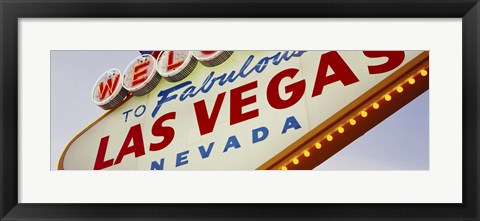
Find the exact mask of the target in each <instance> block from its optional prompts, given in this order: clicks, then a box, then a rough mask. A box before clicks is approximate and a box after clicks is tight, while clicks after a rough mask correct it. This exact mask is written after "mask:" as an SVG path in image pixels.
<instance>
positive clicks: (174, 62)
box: [157, 51, 198, 82]
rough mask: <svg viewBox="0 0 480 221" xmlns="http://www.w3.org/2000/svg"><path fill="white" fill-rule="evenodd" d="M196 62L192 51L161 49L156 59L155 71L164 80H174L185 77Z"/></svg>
mask: <svg viewBox="0 0 480 221" xmlns="http://www.w3.org/2000/svg"><path fill="white" fill-rule="evenodd" d="M197 62H198V61H197V60H196V59H195V58H194V57H193V52H192V51H163V52H162V54H160V56H159V57H158V59H157V71H158V73H159V74H160V75H161V76H162V77H164V78H165V79H166V80H168V81H171V82H176V81H180V80H182V79H184V78H185V77H187V76H188V75H189V74H190V73H191V72H192V71H193V69H194V68H195V66H196V65H197Z"/></svg>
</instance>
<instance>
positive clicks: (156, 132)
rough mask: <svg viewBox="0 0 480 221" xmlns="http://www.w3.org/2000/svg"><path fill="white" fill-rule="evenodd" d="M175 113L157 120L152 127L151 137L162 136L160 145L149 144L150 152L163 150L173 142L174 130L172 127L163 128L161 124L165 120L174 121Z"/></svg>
mask: <svg viewBox="0 0 480 221" xmlns="http://www.w3.org/2000/svg"><path fill="white" fill-rule="evenodd" d="M175 115H176V113H175V112H170V113H167V114H165V115H163V116H161V117H160V118H158V119H157V120H156V121H155V123H153V126H152V134H153V136H157V137H159V136H163V140H162V141H161V142H160V143H152V144H150V151H157V150H162V149H163V148H165V147H167V146H168V145H169V144H170V143H171V142H172V140H173V137H174V136H175V130H174V129H173V128H172V127H165V126H163V122H165V121H167V120H173V119H175Z"/></svg>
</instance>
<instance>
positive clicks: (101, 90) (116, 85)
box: [92, 68, 127, 109]
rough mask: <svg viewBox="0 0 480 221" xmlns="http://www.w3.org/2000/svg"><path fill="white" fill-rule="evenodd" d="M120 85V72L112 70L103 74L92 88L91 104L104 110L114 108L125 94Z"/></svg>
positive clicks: (121, 77)
mask: <svg viewBox="0 0 480 221" xmlns="http://www.w3.org/2000/svg"><path fill="white" fill-rule="evenodd" d="M122 84H123V75H122V73H121V72H120V70H118V69H116V68H112V69H110V70H108V71H106V72H104V73H103V74H102V75H101V76H100V77H99V78H98V80H97V82H95V85H94V87H93V90H92V100H93V102H94V103H95V104H96V105H98V106H100V107H102V108H104V109H110V108H112V107H114V106H116V104H118V103H120V102H121V101H122V100H123V98H124V97H125V96H126V94H127V93H126V91H125V89H124V88H123V87H122Z"/></svg>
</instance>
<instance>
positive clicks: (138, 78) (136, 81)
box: [123, 54, 156, 92]
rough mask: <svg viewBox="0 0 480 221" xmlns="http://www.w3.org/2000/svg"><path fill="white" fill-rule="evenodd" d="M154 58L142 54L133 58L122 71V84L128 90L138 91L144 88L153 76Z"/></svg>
mask: <svg viewBox="0 0 480 221" xmlns="http://www.w3.org/2000/svg"><path fill="white" fill-rule="evenodd" d="M155 62H156V60H155V58H154V57H153V56H152V55H149V54H144V55H140V56H138V57H136V58H135V59H133V61H132V62H130V64H128V66H127V68H126V69H125V71H124V72H123V76H124V79H123V86H124V87H125V89H127V90H128V91H131V92H132V91H138V90H141V89H142V88H144V87H145V86H146V85H147V84H148V83H149V82H150V81H151V80H152V79H153V77H154V76H155V74H156V70H155Z"/></svg>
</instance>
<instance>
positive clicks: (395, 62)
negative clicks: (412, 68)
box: [363, 51, 405, 74]
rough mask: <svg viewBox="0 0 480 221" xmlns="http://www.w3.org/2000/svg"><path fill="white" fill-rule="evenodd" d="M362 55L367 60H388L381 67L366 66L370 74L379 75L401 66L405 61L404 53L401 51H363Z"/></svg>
mask: <svg viewBox="0 0 480 221" xmlns="http://www.w3.org/2000/svg"><path fill="white" fill-rule="evenodd" d="M363 54H364V55H365V56H367V57H369V58H381V57H387V58H388V60H387V62H385V63H383V64H381V65H375V66H368V72H369V73H370V74H381V73H385V72H388V71H391V70H393V69H395V68H396V67H398V66H399V65H400V64H402V62H403V60H404V59H405V52H403V51H364V52H363Z"/></svg>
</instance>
